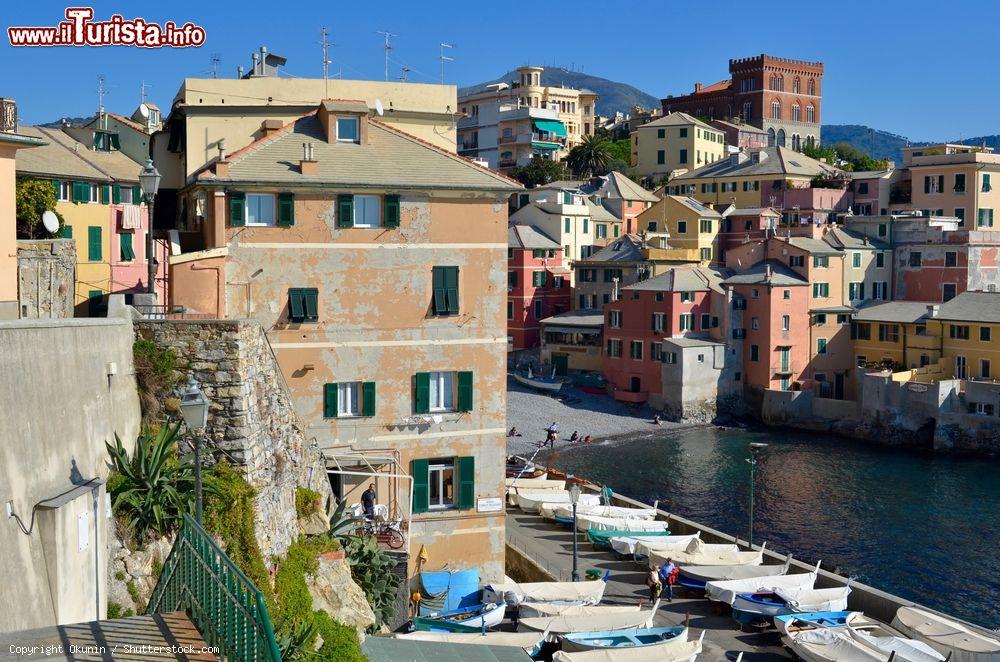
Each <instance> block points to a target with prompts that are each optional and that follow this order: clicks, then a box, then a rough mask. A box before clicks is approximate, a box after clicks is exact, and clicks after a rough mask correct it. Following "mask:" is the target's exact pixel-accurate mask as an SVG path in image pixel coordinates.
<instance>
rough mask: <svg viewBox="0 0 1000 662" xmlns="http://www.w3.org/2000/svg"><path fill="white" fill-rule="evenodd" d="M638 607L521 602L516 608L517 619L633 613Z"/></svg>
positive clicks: (640, 607) (639, 608) (639, 607)
mask: <svg viewBox="0 0 1000 662" xmlns="http://www.w3.org/2000/svg"><path fill="white" fill-rule="evenodd" d="M641 609H642V606H641V605H639V606H637V605H562V604H557V603H554V602H522V603H521V604H519V605H518V606H517V615H518V618H533V617H535V616H582V615H585V614H614V613H626V612H628V613H635V612H636V611H639V610H641Z"/></svg>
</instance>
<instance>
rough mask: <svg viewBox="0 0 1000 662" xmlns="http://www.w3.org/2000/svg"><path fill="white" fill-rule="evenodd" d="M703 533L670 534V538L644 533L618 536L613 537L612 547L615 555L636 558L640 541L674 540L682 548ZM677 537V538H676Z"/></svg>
mask: <svg viewBox="0 0 1000 662" xmlns="http://www.w3.org/2000/svg"><path fill="white" fill-rule="evenodd" d="M700 535H701V532H700V531H699V532H698V533H694V534H691V535H687V536H670V538H647V537H644V536H643V535H642V534H639V535H632V536H618V537H616V538H612V539H611V549H612V550H613V551H614V553H615V555H616V556H618V557H619V558H623V559H625V558H630V559H635V558H636V555H635V554H636V549H637V548H638V547H639V543H640V542H648V541H651V540H655V541H657V542H660V541H662V542H666V541H668V540H669V541H672V542H676V544H677V547H678V548H680V549H682V548H684V547H685V546H686V545H687V544H688V543H690V542H691V541H692V540H694V539H695V538H697V537H698V536H700ZM675 538H676V540H674V539H675Z"/></svg>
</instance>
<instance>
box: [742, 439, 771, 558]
mask: <svg viewBox="0 0 1000 662" xmlns="http://www.w3.org/2000/svg"><path fill="white" fill-rule="evenodd" d="M765 448H767V444H765V443H761V442H759V441H752V442H750V457H748V458H747V462H749V463H750V534H749V535H748V536H747V539H748V540H749V541H750V549H753V486H754V476H755V473H756V469H757V453H759V452H760V451H762V450H764V449H765Z"/></svg>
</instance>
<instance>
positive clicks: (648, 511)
mask: <svg viewBox="0 0 1000 662" xmlns="http://www.w3.org/2000/svg"><path fill="white" fill-rule="evenodd" d="M580 498H581V499H582V498H583V495H580ZM550 511H551V513H552V514H551V515H549V514H548V513H549V512H550ZM539 512H541V514H542V515H543V516H545V517H552V518H554V519H559V518H563V519H573V506H572V504H563V505H560V506H556V507H553V508H549V507H547V506H546V507H543V508H541V509H540V511H539ZM584 515H586V516H587V517H619V518H622V519H656V511H655V510H653V509H652V508H628V507H626V506H602V505H600V504H598V505H584V504H579V503H578V504H577V506H576V516H577V519H579V518H580V517H581V516H584ZM584 530H586V529H584Z"/></svg>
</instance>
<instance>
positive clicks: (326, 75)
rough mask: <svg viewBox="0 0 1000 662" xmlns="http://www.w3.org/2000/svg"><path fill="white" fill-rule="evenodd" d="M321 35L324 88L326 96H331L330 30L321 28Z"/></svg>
mask: <svg viewBox="0 0 1000 662" xmlns="http://www.w3.org/2000/svg"><path fill="white" fill-rule="evenodd" d="M319 34H320V37H322V39H321V41H320V42H319V43H320V44H321V45H322V46H323V88H324V96H327V97H329V96H330V83H329V79H330V46H331V44H330V31H329V30H327V29H326V28H320V31H319Z"/></svg>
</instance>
